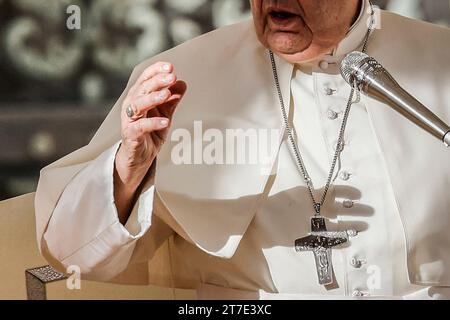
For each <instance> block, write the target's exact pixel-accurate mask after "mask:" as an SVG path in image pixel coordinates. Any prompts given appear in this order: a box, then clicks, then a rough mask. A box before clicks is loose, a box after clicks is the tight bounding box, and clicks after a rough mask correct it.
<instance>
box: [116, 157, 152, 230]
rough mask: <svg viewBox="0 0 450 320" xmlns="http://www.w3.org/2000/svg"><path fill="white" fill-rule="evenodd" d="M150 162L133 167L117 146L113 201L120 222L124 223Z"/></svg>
mask: <svg viewBox="0 0 450 320" xmlns="http://www.w3.org/2000/svg"><path fill="white" fill-rule="evenodd" d="M149 163H150V164H144V165H141V166H137V167H133V166H132V165H130V164H129V163H128V159H126V155H125V153H124V152H123V149H122V148H119V151H118V152H117V155H116V159H115V162H114V202H115V205H116V208H117V213H118V217H119V221H120V223H122V224H123V225H125V224H126V222H127V221H128V218H129V216H130V213H131V210H132V208H133V207H134V204H135V202H136V199H137V195H138V193H139V190H140V189H141V188H140V186H141V185H142V183H143V181H144V180H145V177H146V176H147V174H148V172H149V170H150V168H151V165H152V163H153V161H149Z"/></svg>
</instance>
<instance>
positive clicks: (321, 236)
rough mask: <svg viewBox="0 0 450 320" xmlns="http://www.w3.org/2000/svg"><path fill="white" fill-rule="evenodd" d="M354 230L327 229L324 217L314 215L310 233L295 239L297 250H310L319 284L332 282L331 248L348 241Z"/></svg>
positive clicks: (354, 233)
mask: <svg viewBox="0 0 450 320" xmlns="http://www.w3.org/2000/svg"><path fill="white" fill-rule="evenodd" d="M356 234H357V232H356V231H355V230H347V231H328V230H327V227H326V225H325V218H323V217H320V216H316V217H313V218H311V233H310V234H309V235H307V236H306V237H303V238H300V239H297V240H295V250H296V251H297V252H303V251H312V252H313V253H314V258H315V260H316V269H317V276H318V278H319V284H321V285H329V284H332V283H333V262H332V260H331V255H332V252H331V249H332V248H333V247H336V246H338V245H341V244H343V243H345V242H347V241H349V238H350V237H354V236H356Z"/></svg>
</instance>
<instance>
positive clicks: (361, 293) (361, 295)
mask: <svg viewBox="0 0 450 320" xmlns="http://www.w3.org/2000/svg"><path fill="white" fill-rule="evenodd" d="M364 295H365V294H364V293H363V292H362V291H361V290H355V291H353V293H352V296H353V297H364Z"/></svg>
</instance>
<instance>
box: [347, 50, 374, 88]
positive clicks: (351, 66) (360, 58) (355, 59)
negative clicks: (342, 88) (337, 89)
mask: <svg viewBox="0 0 450 320" xmlns="http://www.w3.org/2000/svg"><path fill="white" fill-rule="evenodd" d="M369 59H370V57H369V56H368V55H367V54H365V53H363V52H359V51H354V52H351V53H349V54H348V55H347V56H346V57H345V58H344V60H342V63H341V75H342V77H343V78H344V80H345V81H347V83H348V84H350V85H352V83H353V79H354V78H355V76H356V75H357V73H358V72H359V70H360V68H361V66H363V65H364V63H365V62H366V61H368V60H369Z"/></svg>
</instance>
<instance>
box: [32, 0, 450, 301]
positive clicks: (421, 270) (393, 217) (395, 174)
mask: <svg viewBox="0 0 450 320" xmlns="http://www.w3.org/2000/svg"><path fill="white" fill-rule="evenodd" d="M365 4H366V5H367V2H365ZM367 18H368V16H367V11H366V10H363V14H362V15H361V17H360V19H359V21H358V23H357V24H356V25H355V27H354V28H353V29H352V30H351V32H350V33H349V34H348V36H347V38H346V39H344V41H343V42H342V43H341V44H340V45H339V47H338V48H337V49H336V50H335V51H334V52H333V54H332V55H329V56H326V57H324V58H323V59H321V60H326V61H327V62H328V67H327V68H326V69H320V67H319V65H321V66H322V67H323V66H325V65H326V64H324V63H322V64H320V62H321V61H316V62H314V63H312V64H310V65H302V66H293V65H290V64H288V63H286V62H284V61H282V60H281V59H279V58H278V57H276V61H277V66H278V71H279V76H280V84H281V89H282V91H283V96H284V100H285V101H284V102H285V104H286V106H287V108H288V109H289V111H290V114H291V116H292V118H293V124H294V126H295V127H296V130H297V134H298V140H299V143H300V147H301V150H302V151H303V154H304V156H305V162H306V164H307V167H308V169H309V170H310V173H311V175H312V177H313V180H314V182H315V183H316V187H321V186H323V183H324V181H325V176H326V172H327V171H328V169H329V164H330V161H331V159H330V156H331V154H332V151H333V150H332V149H333V144H334V139H336V136H337V132H338V124H339V122H340V120H339V119H336V120H329V119H327V110H328V108H332V109H333V110H336V111H341V110H342V109H343V107H344V105H345V102H346V97H347V94H348V90H349V89H348V86H347V85H346V84H345V83H344V81H343V80H342V79H341V78H340V76H339V75H338V65H339V62H340V61H341V59H342V58H343V56H344V55H345V54H346V53H348V52H350V51H352V50H354V49H356V48H357V47H358V46H360V45H361V42H362V39H363V37H364V34H365V30H366V20H367ZM381 18H382V19H381V25H382V28H381V29H379V30H376V31H375V32H374V35H373V38H372V40H371V42H370V46H369V54H371V55H373V56H375V57H376V58H377V59H378V60H380V61H381V62H383V64H384V65H385V66H386V67H387V68H388V69H389V70H391V72H392V73H393V74H394V76H396V77H398V79H399V81H400V83H402V84H404V85H405V87H406V88H407V89H408V90H410V91H411V92H414V93H416V94H417V96H419V97H422V101H423V102H424V103H425V104H427V105H429V106H430V107H431V108H432V109H433V111H434V112H436V113H437V114H438V115H440V116H441V117H442V118H443V119H445V120H447V121H448V120H450V108H449V107H448V101H450V93H449V90H446V88H448V87H450V77H449V76H448V74H450V67H448V66H447V65H442V64H441V63H439V61H444V60H445V59H444V58H446V53H445V52H448V50H449V49H450V48H449V46H450V44H449V42H448V41H445V40H446V39H447V40H448V39H449V37H450V32H449V31H448V30H447V29H444V28H439V27H435V26H432V25H428V24H424V23H420V22H415V21H410V20H407V19H404V18H401V17H399V16H396V15H393V14H389V13H384V12H383V13H382V16H381ZM412 29H413V30H414V32H411V30H412ZM419 39H420V41H421V43H422V44H421V47H420V48H416V47H415V46H416V44H417V43H418V40H419ZM413 46H414V47H413ZM199 48H208V51H207V52H206V53H204V56H202V57H201V59H200V60H201V63H198V64H197V63H193V59H194V57H198V52H199ZM157 60H165V61H171V62H173V63H174V64H175V68H176V70H177V73H178V75H179V76H180V78H182V79H184V80H186V81H187V82H188V85H189V91H188V94H187V95H186V97H185V99H184V100H183V103H182V104H181V105H180V107H179V109H178V110H177V114H176V118H175V122H174V128H173V132H174V131H175V130H177V129H181V128H183V129H186V130H188V132H190V133H191V134H192V135H193V136H194V134H193V133H194V129H193V127H192V126H193V123H194V121H197V120H202V121H203V127H204V130H206V129H207V128H215V129H218V130H220V131H222V132H225V130H226V129H236V128H242V129H247V128H252V129H265V130H280V129H281V131H280V135H279V141H278V143H279V146H280V148H279V149H278V148H275V149H274V150H273V152H272V153H271V154H270V155H269V157H268V158H269V159H270V161H269V169H270V168H272V167H273V173H274V174H273V175H271V176H267V175H265V174H262V172H264V169H267V166H268V164H267V163H264V164H261V163H259V164H258V165H234V166H231V165H207V164H204V163H203V164H197V165H190V164H187V165H176V164H174V163H173V162H172V161H171V158H170V156H171V152H170V151H171V150H172V149H173V147H174V145H176V142H174V141H168V143H167V144H166V145H165V147H164V148H163V150H162V152H161V153H160V154H159V157H158V162H157V167H156V177H152V179H151V180H149V181H147V184H146V188H145V191H146V192H145V193H143V194H142V195H141V196H140V199H139V201H138V203H137V205H136V207H135V208H134V210H133V215H132V217H130V220H129V222H128V223H127V226H125V228H124V227H122V226H120V224H119V223H118V219H117V213H116V209H115V207H114V203H113V193H112V185H113V184H112V169H113V168H112V165H113V159H114V155H115V152H116V149H117V146H118V145H117V141H119V139H120V128H119V123H120V121H119V113H120V106H121V101H122V99H123V97H124V95H125V93H126V91H125V93H124V95H122V97H121V99H119V101H118V102H117V104H116V106H115V107H114V108H113V110H112V112H111V114H110V115H109V116H108V118H107V120H106V121H105V123H104V124H103V125H102V127H101V128H100V130H99V131H98V133H97V135H96V136H95V137H94V139H93V141H92V142H91V143H90V144H89V145H88V146H87V147H85V148H83V149H81V150H79V151H77V152H75V153H74V154H72V155H70V156H68V157H66V158H64V159H62V160H60V161H58V162H57V163H55V164H52V165H51V166H49V167H48V168H45V169H44V170H43V172H42V174H41V180H40V183H39V188H38V191H37V195H36V214H37V235H38V242H39V244H40V247H41V250H42V253H43V254H44V255H45V256H46V257H47V259H49V260H50V261H51V262H52V263H53V264H54V265H55V266H58V267H60V268H64V267H65V266H67V265H68V264H78V265H80V266H81V267H82V268H81V269H82V271H83V273H84V276H85V277H88V278H92V279H100V280H107V279H110V278H113V277H114V276H116V275H119V274H120V273H121V272H122V271H124V272H125V273H122V274H121V275H120V276H121V277H122V279H123V280H124V281H126V279H127V276H129V277H132V275H131V274H130V273H127V270H129V268H131V267H132V266H133V265H136V264H140V263H142V262H145V261H146V260H147V259H150V260H151V261H150V267H149V271H150V272H149V273H148V274H145V275H142V277H141V279H142V281H143V282H147V281H150V282H151V283H155V284H161V285H168V286H177V287H190V288H193V287H196V286H198V285H199V284H202V286H201V287H200V294H199V295H200V297H203V298H205V295H204V294H202V291H201V288H202V287H205V285H213V286H215V287H219V288H224V290H225V288H228V289H230V288H234V289H238V291H245V292H260V293H261V292H262V293H267V295H265V294H261V295H258V296H257V297H255V298H264V297H266V296H268V295H272V294H276V293H279V294H287V295H290V294H294V295H299V296H302V295H308V296H311V295H312V296H327V297H333V298H335V297H350V296H352V295H353V294H354V293H357V294H363V295H365V297H369V296H375V297H376V296H381V297H404V296H409V295H410V294H414V293H417V296H419V297H420V298H427V297H430V296H431V294H428V293H430V292H437V291H438V292H439V294H438V295H439V297H442V296H443V297H445V296H446V295H448V293H446V292H447V291H448V290H446V288H445V287H446V286H450V271H449V265H450V256H449V255H448V250H449V248H450V237H449V234H448V228H449V227H450V216H449V215H448V208H449V207H450V199H449V197H448V190H449V188H450V165H449V164H450V154H449V153H448V151H447V150H445V149H444V148H443V146H442V145H441V144H440V143H439V142H438V141H437V140H435V139H434V138H432V137H431V136H429V135H428V134H426V133H424V132H422V131H421V130H420V129H418V128H417V127H415V126H414V125H412V124H410V123H408V122H407V121H406V120H404V119H403V118H402V117H401V116H399V115H398V114H396V113H395V112H394V111H392V110H390V109H389V108H387V107H385V106H383V105H382V104H380V103H378V102H376V101H374V100H372V99H368V98H365V97H363V98H362V100H361V101H360V102H359V103H358V104H357V105H355V106H354V108H353V110H352V114H351V116H350V122H349V127H348V131H347V135H346V146H345V149H344V153H343V155H342V158H341V160H340V166H339V168H338V169H339V171H340V172H343V171H346V172H348V173H350V176H349V180H347V181H343V180H341V179H340V178H339V176H338V177H337V179H336V180H335V182H336V186H335V187H334V188H333V189H332V190H331V193H330V199H329V201H328V202H327V205H326V206H325V208H324V215H326V216H329V217H332V218H335V220H336V222H338V224H339V227H344V226H348V227H355V226H356V227H357V229H362V232H361V234H360V235H359V236H358V237H357V238H355V239H353V240H352V241H351V245H350V246H348V247H344V248H341V249H338V250H334V256H333V259H334V265H335V273H336V279H337V283H338V285H337V286H335V287H334V288H329V290H325V288H323V287H321V286H318V285H317V276H316V273H315V267H314V260H313V257H312V255H311V254H308V253H301V254H299V253H296V252H294V250H293V241H294V240H295V239H296V238H298V237H301V236H303V235H305V234H306V233H307V232H308V229H309V216H310V215H311V213H312V212H311V211H312V209H311V204H310V200H309V198H308V197H307V193H306V192H305V189H304V185H303V182H302V180H301V178H300V176H299V174H298V172H297V169H296V167H295V162H294V161H293V159H292V157H291V156H290V153H289V149H288V148H287V146H286V143H285V142H284V141H283V139H282V137H283V133H284V131H283V130H284V128H283V127H282V126H281V117H280V109H279V103H278V100H277V96H276V93H275V92H274V84H273V78H272V72H271V68H270V62H269V60H268V57H267V51H266V50H265V49H264V48H263V47H261V45H260V44H259V43H258V41H257V39H256V37H255V34H254V30H253V26H252V23H251V22H246V23H242V24H238V25H235V26H231V27H227V28H224V29H221V30H219V31H216V32H213V33H210V34H208V35H205V36H203V37H201V38H198V39H196V40H194V41H191V42H189V43H187V44H185V45H183V46H181V47H179V48H176V49H174V50H171V51H168V52H166V53H164V54H162V55H161V56H158V57H156V58H154V59H151V60H149V61H146V62H145V63H143V64H142V65H140V66H138V67H137V68H136V70H135V72H134V73H133V75H132V77H131V79H130V82H129V86H130V85H131V84H132V83H133V82H134V81H135V79H136V77H137V76H138V75H139V74H140V73H141V72H142V71H143V70H144V68H145V67H146V66H148V65H150V64H151V63H153V62H155V61H157ZM418 61H420V62H421V63H418ZM237 80H239V81H237ZM419 80H420V81H419ZM211 84H214V86H212V85H211ZM129 86H128V88H129ZM205 88H207V90H205ZM325 88H330V89H333V90H336V91H333V94H332V95H330V96H328V95H326V94H325V91H324V89H325ZM127 90H128V89H127ZM341 117H342V116H341ZM340 119H341V118H340ZM201 138H202V137H198V136H196V137H195V139H196V140H195V141H194V142H193V143H194V144H195V143H196V142H199V140H201ZM105 150H106V151H105ZM429 155H433V159H432V160H430V158H429ZM269 171H270V170H269ZM153 178H154V179H155V180H154V181H153ZM211 182H213V183H211ZM154 190H156V192H154ZM343 199H352V200H353V201H355V205H354V207H353V208H352V209H345V208H343V207H342V200H343ZM152 202H153V204H152ZM328 225H329V228H330V229H331V228H336V227H337V226H334V225H333V224H332V223H331V221H330V222H329V223H328ZM163 243H164V246H162V244H163ZM158 248H161V250H157V249H158ZM353 257H356V258H361V259H364V260H366V261H365V262H366V263H365V264H364V265H363V266H362V267H361V268H360V269H355V268H353V267H351V266H350V265H349V262H350V261H351V259H352V258H353ZM373 267H376V268H378V269H373ZM374 270H375V272H376V271H377V270H378V271H380V281H381V282H380V284H381V285H380V288H379V289H378V288H376V289H374V288H371V287H372V286H370V285H368V283H367V280H368V279H369V278H370V277H369V275H368V274H367V272H368V271H372V272H373V271H374ZM133 275H135V273H134V274H133ZM147 276H148V278H147ZM412 283H413V284H412ZM431 286H439V287H440V288H438V289H439V290H437V289H436V288H433V287H431ZM219 291H220V290H219ZM209 292H210V295H209V297H211V296H212V297H214V295H213V293H212V291H209ZM215 292H216V294H215V296H220V295H219V294H217V290H216V291H215ZM420 292H426V294H419V293H420Z"/></svg>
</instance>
